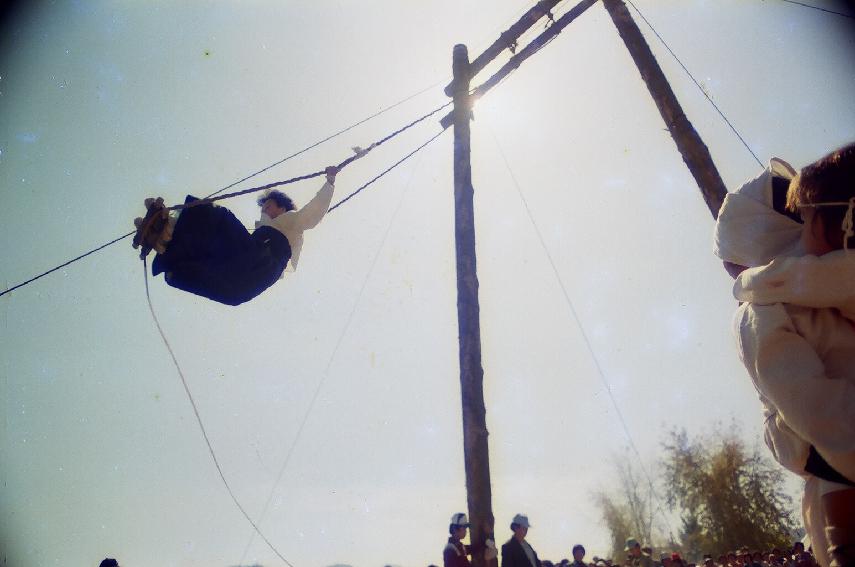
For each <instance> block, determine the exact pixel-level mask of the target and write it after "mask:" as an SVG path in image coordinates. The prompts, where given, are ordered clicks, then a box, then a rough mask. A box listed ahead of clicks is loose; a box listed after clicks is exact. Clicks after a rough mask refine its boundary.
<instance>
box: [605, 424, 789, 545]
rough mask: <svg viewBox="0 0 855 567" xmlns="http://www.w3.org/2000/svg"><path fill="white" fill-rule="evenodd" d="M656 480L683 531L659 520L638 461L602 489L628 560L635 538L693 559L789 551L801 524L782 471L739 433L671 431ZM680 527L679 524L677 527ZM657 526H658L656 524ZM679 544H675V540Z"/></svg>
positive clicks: (626, 463) (616, 540)
mask: <svg viewBox="0 0 855 567" xmlns="http://www.w3.org/2000/svg"><path fill="white" fill-rule="evenodd" d="M663 449H664V451H663V454H662V458H661V460H660V462H659V464H658V470H657V471H656V472H655V473H654V472H652V471H651V475H653V474H655V480H656V481H658V483H657V484H658V486H660V488H659V489H658V491H659V494H660V496H662V497H664V498H665V499H666V504H667V506H669V507H670V511H671V512H672V513H676V514H677V515H678V516H679V518H680V520H681V522H680V523H681V525H680V526H679V528H680V529H679V533H677V534H670V533H669V536H668V537H665V533H666V532H670V528H668V527H667V526H662V525H657V524H655V522H654V519H658V520H661V519H662V516H661V515H660V514H659V513H658V510H656V512H657V513H656V514H654V509H655V506H656V501H655V499H654V498H653V487H650V486H649V485H648V484H647V482H646V479H645V480H644V481H640V480H639V474H638V472H637V471H638V466H637V464H636V463H635V462H634V461H633V460H627V459H621V460H619V461H618V462H617V471H618V473H619V476H618V478H619V486H618V487H617V489H616V490H614V491H612V492H608V493H607V492H599V493H597V494H595V496H594V498H595V502H596V504H597V506H598V507H599V508H600V513H601V514H602V517H603V521H604V523H605V525H606V526H607V527H608V529H609V533H610V535H611V543H612V557H613V558H615V559H619V558H623V557H624V555H625V552H624V542H625V541H626V539H627V538H629V537H633V538H636V539H638V540H639V541H641V542H644V543H650V544H652V546H653V547H654V548H655V549H658V550H667V551H679V552H681V553H682V554H683V556H684V557H686V558H688V559H690V560H695V561H697V560H699V559H700V558H701V556H702V555H703V554H704V553H721V552H724V551H729V550H735V549H737V548H739V547H742V546H743V545H746V546H748V547H749V548H750V549H772V548H774V547H780V548H786V547H788V546H789V545H790V543H791V539H790V538H791V535H792V534H793V533H794V531H795V529H796V521H795V520H794V514H793V502H792V499H791V498H790V497H789V496H788V495H787V494H786V493H785V492H784V475H783V472H782V469H781V468H780V467H778V466H777V465H776V464H774V463H773V462H771V461H770V460H769V459H767V458H765V457H764V456H763V455H762V454H761V453H760V452H759V451H758V449H756V448H755V449H753V450H749V449H748V448H746V446H745V444H744V443H743V442H742V441H741V440H740V439H739V437H738V435H737V433H736V432H735V431H728V432H723V431H721V430H720V429H717V430H715V431H714V432H713V433H712V434H710V435H706V436H699V437H698V438H696V439H689V437H688V435H687V434H686V432H685V431H682V430H680V431H677V430H675V431H671V432H669V433H668V434H667V435H666V439H665V442H664V443H663ZM675 527H676V526H675ZM657 528H658V529H657ZM672 537H673V538H675V539H676V540H677V541H670V539H671V538H672Z"/></svg>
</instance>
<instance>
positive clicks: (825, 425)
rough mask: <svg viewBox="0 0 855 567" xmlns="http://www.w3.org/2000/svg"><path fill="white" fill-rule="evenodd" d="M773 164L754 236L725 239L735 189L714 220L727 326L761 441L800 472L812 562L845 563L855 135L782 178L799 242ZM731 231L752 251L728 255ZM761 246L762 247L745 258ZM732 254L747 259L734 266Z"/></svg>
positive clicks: (851, 463)
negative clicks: (756, 410)
mask: <svg viewBox="0 0 855 567" xmlns="http://www.w3.org/2000/svg"><path fill="white" fill-rule="evenodd" d="M780 163H781V162H778V164H776V163H775V161H774V160H773V163H772V166H770V169H769V170H767V172H766V173H767V176H766V177H767V180H768V182H767V183H766V184H765V185H764V184H761V185H764V189H765V188H766V186H769V188H770V191H768V192H766V194H765V195H764V196H767V197H771V198H765V199H759V200H758V201H759V202H760V204H763V203H765V205H766V208H767V211H768V213H767V214H766V215H757V216H756V217H755V218H754V219H753V221H754V222H753V223H751V222H748V224H753V225H754V228H755V229H756V230H755V236H756V237H758V240H757V241H756V242H755V243H754V244H755V245H754V246H753V247H752V246H751V244H752V242H751V240H750V239H740V238H730V237H731V236H733V235H732V234H731V231H730V229H731V228H733V227H734V226H736V225H734V223H733V222H732V221H733V218H734V217H740V215H739V214H734V210H737V211H739V210H740V207H734V205H735V204H736V202H737V201H738V199H735V200H732V202H731V203H730V205H731V209H732V210H730V211H727V210H726V209H727V206H728V201H727V199H726V201H725V204H724V205H723V206H722V211H721V214H720V220H719V223H718V224H717V227H716V238H717V253H719V255H720V256H721V257H722V259H724V260H725V261H726V262H728V261H729V262H731V265H730V267H729V270H728V271H729V272H731V274H732V275H737V281H736V285H735V287H734V295H735V296H736V298H737V299H738V300H740V301H741V302H745V303H743V304H742V306H741V307H740V308H739V310H738V311H737V315H736V321H735V324H736V334H737V338H738V345H739V349H740V355H741V357H742V360H743V363H744V364H745V366H746V368H747V369H748V371H749V374H750V375H751V377H752V380H753V381H754V384H755V386H756V387H757V390H758V392H759V393H760V397H761V401H762V402H763V404H764V410H765V413H766V418H767V419H766V441H767V444H768V445H769V446H770V448H771V449H772V451H773V453H774V454H775V457H776V458H777V459H778V460H779V462H781V464H783V465H784V466H786V467H787V468H789V469H790V470H793V471H795V472H798V473H799V474H802V475H803V476H805V477H806V485H805V497H804V501H803V514H804V518H805V525H806V527H807V529H808V532H809V534H810V535H811V540H812V542H813V544H814V550H815V552H816V554H817V557H818V558H819V559H820V563H821V564H823V565H828V564H829V560H833V561H834V563H832V564H833V565H848V564H851V562H852V561H855V545H853V544H855V520H853V515H852V513H851V512H850V511H851V510H852V509H855V490H853V487H855V483H853V479H855V251H852V252H849V251H848V248H849V247H853V248H855V238H852V236H853V230H852V214H853V208H855V144H852V145H849V146H846V147H844V148H841V149H839V150H837V151H835V152H832V153H831V154H829V155H828V156H826V157H824V158H822V159H820V160H819V161H817V162H815V163H813V164H811V165H809V166H808V167H806V168H804V169H803V170H802V172H801V173H800V174H799V175H798V176H795V178H794V179H792V181H791V182H790V184H789V192H788V195H787V205H788V208H789V210H790V211H793V210H798V211H799V212H800V213H801V216H802V218H803V219H804V225H803V227H802V228H801V231H800V233H801V238H800V242H798V243H797V242H794V241H791V239H792V229H793V228H794V227H793V226H789V227H788V228H786V229H783V228H782V227H783V226H784V225H785V224H786V223H784V221H783V219H785V215H786V214H787V213H788V211H787V210H782V208H781V207H780V198H779V197H777V196H776V193H777V192H776V191H775V190H774V185H775V182H774V181H773V179H774V178H775V177H776V176H775V175H774V173H775V170H776V167H775V166H776V165H779V164H780ZM777 169H779V170H780V169H784V170H787V168H777ZM788 171H791V170H788ZM761 177H763V176H761ZM780 177H784V178H785V177H786V176H780ZM755 181H756V180H755ZM777 185H778V186H780V185H781V184H780V182H779V183H777ZM762 193H763V192H760V194H762ZM728 197H730V196H728ZM776 197H777V198H776ZM776 205H778V206H776ZM752 210H753V211H754V212H757V207H756V206H755V207H753V209H752ZM742 220H743V221H746V219H745V215H742ZM735 235H736V236H744V235H741V234H740V233H739V231H735ZM784 235H786V237H784ZM733 242H737V243H738V244H740V245H744V247H745V248H746V249H747V250H748V251H749V254H745V255H743V256H742V257H741V258H740V256H739V254H730V253H729V252H732V250H731V249H730V248H729V246H730V245H731V244H732V243H733ZM719 243H724V244H725V245H724V246H718V244H719ZM770 243H771V245H770ZM736 248H739V246H736ZM722 251H724V252H725V254H722ZM758 251H760V252H762V253H763V254H765V255H767V256H768V255H770V256H771V258H762V257H757V255H755V257H750V256H751V254H750V253H752V252H753V253H756V252H758ZM763 254H760V256H762V255H763ZM746 260H748V261H746ZM734 264H741V265H742V266H746V267H749V268H753V269H748V270H745V271H743V272H742V273H738V272H739V268H738V267H737V266H735V265H734ZM823 527H825V529H824V530H823ZM826 538H828V541H827V542H826ZM827 546H829V549H828V551H829V552H830V554H831V557H828V556H827V555H826V551H827V550H826V547H827Z"/></svg>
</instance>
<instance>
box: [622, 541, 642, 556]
mask: <svg viewBox="0 0 855 567" xmlns="http://www.w3.org/2000/svg"><path fill="white" fill-rule="evenodd" d="M624 551H626V552H627V553H628V554H629V555H631V556H633V557H638V556H639V555H641V544H640V543H638V540H636V539H635V538H633V537H631V538H629V539H627V540H626V547H625V548H624Z"/></svg>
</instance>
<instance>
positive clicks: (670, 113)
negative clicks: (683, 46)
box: [603, 0, 727, 218]
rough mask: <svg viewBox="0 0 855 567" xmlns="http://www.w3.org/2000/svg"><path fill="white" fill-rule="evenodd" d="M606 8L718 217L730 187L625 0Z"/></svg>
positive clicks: (607, 4) (605, 0) (611, 1)
mask: <svg viewBox="0 0 855 567" xmlns="http://www.w3.org/2000/svg"><path fill="white" fill-rule="evenodd" d="M603 5H604V6H605V7H606V10H608V12H609V15H610V16H611V17H612V21H613V22H614V24H615V26H616V27H617V30H618V33H619V34H620V37H621V39H623V42H624V44H625V45H626V48H627V49H628V50H629V54H630V55H631V56H632V59H633V61H635V65H636V66H637V67H638V71H639V72H640V73H641V78H642V79H644V82H645V84H646V85H647V90H649V91H650V95H651V96H652V97H653V101H654V102H655V103H656V106H657V107H658V108H659V114H660V115H662V120H664V121H665V125H666V126H667V127H668V131H669V132H671V137H672V138H673V139H674V143H676V144H677V149H678V150H679V151H680V154H681V155H682V156H683V161H684V162H686V165H687V166H688V168H689V171H690V172H691V173H692V176H694V178H695V181H696V182H697V184H698V187H700V188H701V194H702V195H703V197H704V201H706V203H707V207H709V209H710V212H711V213H712V216H713V218H718V210H719V209H720V208H721V203H722V201H724V196H725V195H726V194H727V188H726V187H725V186H724V181H722V179H721V175H719V173H718V169H716V167H715V163H713V160H712V156H711V155H710V151H709V149H707V146H706V144H704V142H703V140H701V137H700V136H699V135H698V133H697V131H696V130H695V128H694V126H692V123H691V122H689V119H688V118H687V117H686V115H685V114H684V113H683V108H682V107H681V106H680V103H679V102H677V97H676V96H675V95H674V91H673V90H671V85H669V84H668V79H666V78H665V74H664V73H662V69H661V68H660V67H659V63H657V62H656V58H655V57H654V56H653V53H652V52H651V51H650V46H648V45H647V42H646V41H645V40H644V36H643V35H641V30H639V29H638V26H637V25H636V23H635V21H634V20H633V19H632V16H631V15H630V14H629V10H627V9H626V4H624V3H623V0H603Z"/></svg>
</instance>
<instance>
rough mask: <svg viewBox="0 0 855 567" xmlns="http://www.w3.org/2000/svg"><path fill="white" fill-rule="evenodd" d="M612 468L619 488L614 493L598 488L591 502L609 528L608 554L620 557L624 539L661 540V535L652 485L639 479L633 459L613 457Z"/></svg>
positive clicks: (622, 553)
mask: <svg viewBox="0 0 855 567" xmlns="http://www.w3.org/2000/svg"><path fill="white" fill-rule="evenodd" d="M615 469H616V470H617V473H618V482H619V489H618V490H617V492H616V493H614V494H610V493H607V492H605V491H600V492H598V493H596V494H595V495H594V501H595V503H596V505H597V506H598V507H599V508H600V513H601V514H602V516H603V521H604V522H605V525H606V526H607V527H608V529H609V534H610V536H611V542H612V549H611V554H612V555H611V556H612V558H614V559H619V558H622V557H624V555H626V552H625V551H624V545H626V540H627V538H630V537H632V538H635V539H637V540H639V541H640V542H644V543H652V542H654V541H657V542H658V541H663V540H664V538H663V537H661V536H660V535H659V531H657V530H655V529H654V528H655V526H654V513H655V511H656V509H655V503H654V501H653V498H654V494H653V486H651V485H650V484H649V483H647V482H646V481H642V480H640V478H639V476H640V475H639V474H638V472H637V470H636V468H635V466H634V465H633V461H629V460H626V459H615ZM654 547H658V545H654Z"/></svg>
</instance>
